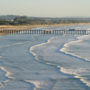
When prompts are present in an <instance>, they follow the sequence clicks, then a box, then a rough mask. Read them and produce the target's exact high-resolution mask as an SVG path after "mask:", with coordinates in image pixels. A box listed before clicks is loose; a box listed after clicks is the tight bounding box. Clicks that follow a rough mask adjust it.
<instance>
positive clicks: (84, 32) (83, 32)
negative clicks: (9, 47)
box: [0, 29, 90, 35]
mask: <svg viewBox="0 0 90 90" xmlns="http://www.w3.org/2000/svg"><path fill="white" fill-rule="evenodd" d="M0 33H5V34H55V35H63V34H69V35H88V34H90V30H73V29H70V30H51V29H50V30H0Z"/></svg>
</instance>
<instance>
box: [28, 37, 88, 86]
mask: <svg viewBox="0 0 90 90" xmlns="http://www.w3.org/2000/svg"><path fill="white" fill-rule="evenodd" d="M79 38H81V37H78V38H76V39H75V38H74V41H71V38H70V37H69V38H68V39H70V40H69V41H68V43H64V46H63V48H62V47H61V49H60V52H64V53H67V52H66V50H65V49H66V48H64V47H68V45H70V44H73V43H76V42H82V41H83V40H79ZM53 39H55V38H54V37H53V38H50V39H49V40H48V41H47V42H46V43H41V44H38V45H35V46H32V47H31V48H30V53H32V54H33V56H35V59H36V60H39V58H38V57H39V55H38V54H37V53H36V52H35V51H34V50H35V49H37V47H41V46H43V45H46V44H48V43H51V42H52V40H53ZM75 40H77V41H75ZM54 43H56V42H54ZM49 47H50V46H49ZM69 54H70V53H69ZM65 55H66V54H65ZM67 55H68V54H67ZM70 55H71V54H70ZM72 56H74V55H72ZM72 56H71V57H72ZM44 63H45V64H48V65H52V66H55V67H57V68H58V69H60V71H61V72H63V73H65V74H69V75H72V76H74V77H75V78H78V79H79V80H80V81H81V82H82V83H84V84H85V85H86V86H88V87H90V82H89V81H87V80H86V79H85V78H84V77H82V76H81V75H80V74H81V73H85V72H86V69H85V68H78V69H75V68H74V69H69V68H67V69H65V67H63V66H59V65H58V64H53V63H51V62H44ZM78 73H79V74H78Z"/></svg>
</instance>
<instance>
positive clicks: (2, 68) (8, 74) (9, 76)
mask: <svg viewBox="0 0 90 90" xmlns="http://www.w3.org/2000/svg"><path fill="white" fill-rule="evenodd" d="M0 69H1V70H3V71H5V72H6V74H5V76H6V77H8V78H11V79H14V77H12V75H13V74H12V73H11V72H9V71H8V70H7V69H6V68H5V67H2V66H1V67H0Z"/></svg>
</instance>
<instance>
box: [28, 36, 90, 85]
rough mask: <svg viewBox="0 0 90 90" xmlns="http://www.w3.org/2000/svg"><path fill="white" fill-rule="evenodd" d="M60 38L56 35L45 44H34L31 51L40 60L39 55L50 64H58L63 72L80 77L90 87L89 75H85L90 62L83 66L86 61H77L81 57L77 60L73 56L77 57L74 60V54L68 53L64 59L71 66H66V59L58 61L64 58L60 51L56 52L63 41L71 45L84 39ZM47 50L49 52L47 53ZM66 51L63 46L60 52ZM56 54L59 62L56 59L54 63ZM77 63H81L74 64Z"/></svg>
mask: <svg viewBox="0 0 90 90" xmlns="http://www.w3.org/2000/svg"><path fill="white" fill-rule="evenodd" d="M60 38H61V37H57V38H56V37H54V38H53V39H50V40H49V42H46V43H43V44H39V45H35V46H33V49H32V48H31V49H30V51H31V53H32V54H33V55H34V56H35V57H37V59H38V60H39V56H43V60H48V61H47V63H46V64H49V65H52V66H57V68H60V71H61V72H63V73H66V74H70V75H72V76H74V77H75V78H78V79H80V81H82V82H83V83H84V84H86V86H89V87H90V81H89V80H87V79H86V78H87V77H84V76H83V74H84V73H88V71H87V69H89V68H87V66H88V63H85V64H87V65H85V67H84V66H83V65H82V66H81V63H82V64H84V61H77V60H79V58H77V60H76V58H74V57H73V58H74V59H75V61H74V60H72V59H71V58H72V56H73V55H72V56H68V55H66V56H65V55H64V56H63V57H64V58H63V59H67V61H68V63H67V64H69V67H68V65H67V66H65V65H64V66H63V65H62V63H63V61H65V60H63V61H61V62H60V63H58V62H59V60H60V58H62V57H60V56H59V55H58V53H57V52H56V50H57V48H58V47H59V46H60V45H61V46H62V43H63V42H64V43H65V42H68V43H66V44H64V47H68V45H70V44H73V43H76V42H78V43H80V42H82V41H83V40H78V41H75V40H76V39H74V41H72V40H71V37H68V38H67V36H65V37H63V38H67V39H60ZM69 39H70V40H69ZM59 40H60V41H59ZM59 44H60V45H59ZM48 48H49V49H50V51H47V50H48ZM42 49H44V50H42ZM54 49H56V50H54ZM46 51H47V53H46ZM64 51H65V50H64V48H63V49H62V47H61V49H60V52H64ZM42 52H43V53H42ZM49 52H50V53H49ZM48 54H49V57H50V56H52V59H51V57H50V58H49V57H47V55H48ZM69 54H70V53H69ZM54 55H57V56H56V58H57V60H58V62H57V60H56V64H55V63H53V58H54V57H55V56H54ZM44 56H45V57H44ZM67 57H69V58H67ZM70 57H71V58H70ZM69 59H70V60H69ZM49 60H50V62H49ZM67 61H65V62H67ZM54 62H55V61H54ZM69 62H70V63H69ZM72 62H74V63H73V64H72V65H71V63H72ZM80 62H81V63H80ZM75 63H77V64H78V63H80V65H79V66H78V67H77V66H75V65H74V64H75ZM59 64H61V66H59ZM70 65H71V67H70ZM73 65H74V66H73ZM72 67H73V68H72Z"/></svg>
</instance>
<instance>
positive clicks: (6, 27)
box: [0, 23, 90, 36]
mask: <svg viewBox="0 0 90 90" xmlns="http://www.w3.org/2000/svg"><path fill="white" fill-rule="evenodd" d="M73 25H81V26H82V25H90V23H68V24H52V25H0V31H2V30H14V31H15V30H27V29H34V28H40V27H60V26H73ZM6 34H8V33H5V32H4V33H2V32H0V36H3V35H6Z"/></svg>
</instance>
